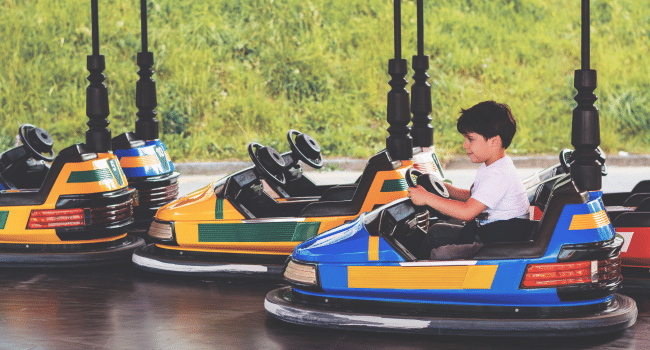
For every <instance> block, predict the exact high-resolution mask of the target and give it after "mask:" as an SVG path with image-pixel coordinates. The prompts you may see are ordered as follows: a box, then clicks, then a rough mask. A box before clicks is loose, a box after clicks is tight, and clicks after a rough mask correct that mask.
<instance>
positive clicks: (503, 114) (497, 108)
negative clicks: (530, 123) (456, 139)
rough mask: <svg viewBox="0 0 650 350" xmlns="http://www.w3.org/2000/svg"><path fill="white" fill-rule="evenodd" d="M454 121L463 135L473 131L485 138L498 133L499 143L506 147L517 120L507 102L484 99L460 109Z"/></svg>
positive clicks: (513, 133)
mask: <svg viewBox="0 0 650 350" xmlns="http://www.w3.org/2000/svg"><path fill="white" fill-rule="evenodd" d="M460 113H461V114H460V117H459V118H458V122H457V123H456V129H458V132H459V133H461V134H463V135H465V134H468V133H470V132H475V133H477V134H479V135H481V136H483V137H484V138H485V139H486V140H487V139H490V138H492V137H494V136H497V135H499V136H500V137H501V145H502V146H503V148H504V149H505V148H508V146H510V142H512V138H513V137H514V136H515V132H517V122H516V121H515V118H514V117H513V116H512V112H511V111H510V107H508V105H507V104H503V103H497V102H494V101H484V102H481V103H478V104H476V105H474V106H472V107H471V108H469V109H462V108H461V112H460Z"/></svg>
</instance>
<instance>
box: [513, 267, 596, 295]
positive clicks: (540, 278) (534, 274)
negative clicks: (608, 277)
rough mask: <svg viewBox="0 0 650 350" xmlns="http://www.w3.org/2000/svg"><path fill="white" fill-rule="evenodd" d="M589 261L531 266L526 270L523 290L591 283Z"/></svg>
mask: <svg viewBox="0 0 650 350" xmlns="http://www.w3.org/2000/svg"><path fill="white" fill-rule="evenodd" d="M594 267H595V265H594ZM591 270H592V263H591V261H579V262H571V263H557V264H531V265H528V267H527V268H526V274H525V275H524V281H523V282H522V286H523V287H524V288H547V287H557V286H566V285H569V284H579V283H591V282H592V278H591V275H592V271H591Z"/></svg>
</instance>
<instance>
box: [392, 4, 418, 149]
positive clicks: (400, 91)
mask: <svg viewBox="0 0 650 350" xmlns="http://www.w3.org/2000/svg"><path fill="white" fill-rule="evenodd" d="M400 12H401V11H400V0H394V15H395V30H394V32H395V58H394V59H391V60H389V61H388V74H390V76H391V78H392V79H391V80H390V82H388V84H389V85H390V86H391V90H390V91H389V92H388V106H387V113H386V119H387V120H388V123H389V124H390V127H388V129H387V130H388V134H389V136H388V137H386V149H387V150H388V154H389V155H390V157H391V158H392V159H393V160H408V159H411V158H413V141H412V139H411V136H410V135H409V132H410V128H409V126H408V123H409V121H410V120H411V112H410V109H409V93H408V91H406V89H405V88H404V87H405V86H406V84H408V82H407V81H406V78H405V77H406V73H407V63H406V60H404V59H402V58H401V57H402V49H401V46H402V40H401V29H400V28H401V23H400Z"/></svg>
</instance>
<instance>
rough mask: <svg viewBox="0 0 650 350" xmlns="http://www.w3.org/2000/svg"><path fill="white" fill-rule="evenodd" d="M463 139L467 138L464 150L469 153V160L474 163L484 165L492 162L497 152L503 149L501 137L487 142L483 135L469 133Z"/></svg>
mask: <svg viewBox="0 0 650 350" xmlns="http://www.w3.org/2000/svg"><path fill="white" fill-rule="evenodd" d="M463 137H464V138H465V142H464V143H463V148H464V149H465V151H467V155H468V156H469V160H471V161H472V163H484V162H486V161H489V160H491V159H492V158H493V157H494V155H495V152H496V151H497V150H498V149H500V147H501V142H500V140H501V138H500V137H499V136H495V137H492V138H489V139H487V140H486V139H485V137H483V135H481V134H477V133H475V132H469V133H467V134H463Z"/></svg>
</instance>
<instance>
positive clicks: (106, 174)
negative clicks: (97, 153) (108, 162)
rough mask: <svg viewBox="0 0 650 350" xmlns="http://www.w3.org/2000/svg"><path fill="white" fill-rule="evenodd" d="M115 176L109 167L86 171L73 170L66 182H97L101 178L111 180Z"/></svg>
mask: <svg viewBox="0 0 650 350" xmlns="http://www.w3.org/2000/svg"><path fill="white" fill-rule="evenodd" d="M114 178H115V177H114V176H113V174H112V173H111V171H110V170H109V169H106V168H104V169H95V170H86V171H73V172H71V173H70V177H68V183H83V182H97V181H102V180H112V179H114Z"/></svg>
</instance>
